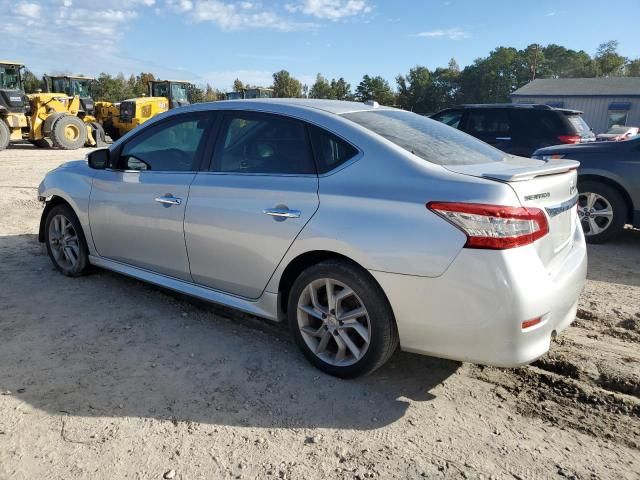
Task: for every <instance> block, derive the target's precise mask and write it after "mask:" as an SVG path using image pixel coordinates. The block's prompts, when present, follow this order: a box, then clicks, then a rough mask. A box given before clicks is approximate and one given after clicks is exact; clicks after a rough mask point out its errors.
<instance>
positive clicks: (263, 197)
mask: <svg viewBox="0 0 640 480" xmlns="http://www.w3.org/2000/svg"><path fill="white" fill-rule="evenodd" d="M318 205H319V201H318V176H317V173H316V168H315V164H314V160H313V156H312V153H311V147H310V144H309V139H308V133H307V127H306V126H305V124H304V123H302V122H300V121H297V120H294V119H291V118H288V117H285V116H280V115H275V114H266V113H247V112H240V111H236V112H234V111H230V112H225V113H224V114H223V115H222V118H221V120H220V122H219V127H218V133H217V143H216V147H215V150H214V154H213V160H212V163H211V167H210V169H209V171H207V172H201V173H198V174H197V175H196V178H195V180H194V181H193V184H192V185H191V194H190V196H189V202H188V205H187V210H186V214H185V220H184V228H185V241H186V244H187V251H188V253H189V259H190V263H191V275H192V277H193V280H194V281H195V282H196V283H198V284H201V285H204V286H207V287H209V288H213V289H216V290H220V291H223V292H226V293H230V294H233V295H238V296H241V297H246V298H251V299H254V298H258V297H259V296H260V295H261V294H262V291H263V290H264V288H265V286H266V285H267V282H268V281H269V278H270V277H271V275H272V274H273V272H274V271H275V269H276V267H277V265H278V263H279V262H280V261H281V260H282V257H283V256H284V254H285V253H286V251H287V249H288V248H289V247H290V245H291V244H292V242H293V241H294V240H295V238H296V236H297V235H298V234H299V233H300V231H301V230H302V228H303V227H304V225H305V224H306V223H307V222H308V221H309V219H310V218H311V217H312V216H313V214H314V213H315V211H316V210H317V208H318Z"/></svg>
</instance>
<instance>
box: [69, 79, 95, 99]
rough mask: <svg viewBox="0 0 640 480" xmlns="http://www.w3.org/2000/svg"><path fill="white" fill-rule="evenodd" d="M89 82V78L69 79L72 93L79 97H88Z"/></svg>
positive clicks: (89, 94)
mask: <svg viewBox="0 0 640 480" xmlns="http://www.w3.org/2000/svg"><path fill="white" fill-rule="evenodd" d="M89 82H90V81H89V80H71V90H72V94H73V95H78V96H80V97H90V96H91V93H90V92H89Z"/></svg>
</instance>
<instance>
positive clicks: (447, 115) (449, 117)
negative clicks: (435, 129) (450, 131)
mask: <svg viewBox="0 0 640 480" xmlns="http://www.w3.org/2000/svg"><path fill="white" fill-rule="evenodd" d="M462 114H463V111H462V110H447V111H446V112H441V113H437V114H435V115H434V116H433V117H431V118H433V119H434V120H437V121H438V122H441V123H444V124H445V125H449V126H450V127H453V128H458V126H459V125H460V120H462Z"/></svg>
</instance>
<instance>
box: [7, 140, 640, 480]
mask: <svg viewBox="0 0 640 480" xmlns="http://www.w3.org/2000/svg"><path fill="white" fill-rule="evenodd" d="M84 153H85V152H80V151H76V152H71V153H69V152H63V151H46V150H38V149H35V148H32V147H30V146H24V147H14V148H11V149H9V150H7V151H4V152H0V478H1V479H5V478H11V479H22V478H27V479H36V478H47V479H76V478H100V479H103V478H130V479H161V478H163V477H165V478H171V477H172V476H173V478H177V479H187V478H188V479H193V478H281V479H282V478H291V479H302V478H304V479H321V478H345V479H364V478H381V479H387V478H421V477H427V478H440V477H446V478H485V479H488V478H500V479H502V478H512V479H529V478H531V479H533V478H579V479H587V478H594V479H595V478H611V479H638V478H640V363H639V362H640V349H639V348H638V344H639V341H640V231H637V230H629V231H627V232H625V235H624V236H623V237H622V238H621V239H620V240H619V241H618V242H616V243H613V244H609V245H603V246H591V247H589V255H590V266H589V281H588V284H587V287H586V289H585V291H584V294H583V295H582V298H581V302H580V311H579V313H578V317H579V318H578V320H577V321H576V322H575V324H574V325H573V326H572V327H571V328H570V329H568V330H567V331H566V332H565V333H564V334H562V335H561V336H559V337H558V339H557V340H556V342H554V345H553V347H552V350H551V352H550V354H549V355H548V356H546V357H545V358H543V359H542V360H540V361H538V362H536V364H535V365H533V366H529V367H526V368H521V369H514V370H500V369H494V368H482V367H478V366H474V365H469V364H460V363H457V362H451V361H445V360H438V359H433V358H427V357H419V356H414V355H409V354H404V353H398V354H396V355H395V356H394V357H393V359H392V361H391V362H390V363H389V364H388V365H387V366H385V367H384V368H382V369H381V370H379V371H378V372H376V373H375V374H373V375H371V376H369V377H367V378H364V379H360V380H356V381H341V380H337V379H335V378H332V377H328V376H326V375H324V374H322V373H320V372H318V371H317V370H315V369H314V368H312V367H311V366H310V365H308V364H307V363H306V361H304V359H303V358H302V356H301V355H300V354H299V353H298V351H297V349H296V347H295V346H294V345H293V343H292V340H291V339H290V338H289V336H288V334H287V332H286V331H285V330H284V329H283V328H281V327H279V326H276V325H270V324H266V323H264V322H261V321H258V320H256V319H253V318H250V317H246V316H243V315H239V314H235V313H233V312H230V311H227V310H224V309H220V308H216V307H214V306H211V305H205V304H202V303H199V302H196V301H193V300H189V299H186V298H183V297H179V296H176V295H175V294H172V293H170V292H167V291H165V290H162V289H159V288H156V287H153V286H149V285H146V284H143V283H141V282H137V281H135V280H132V279H129V278H126V277H123V276H119V275H116V274H112V273H109V272H105V271H98V272H96V273H95V274H93V275H90V276H88V277H84V278H81V279H69V278H65V277H63V276H61V275H59V274H58V273H56V272H55V271H54V270H53V268H52V266H51V264H50V262H49V259H48V257H47V255H46V252H45V249H44V248H43V247H42V246H41V245H40V244H39V243H38V242H37V239H36V232H37V226H38V221H39V216H40V213H41V207H40V205H39V204H38V202H37V201H36V186H37V184H38V183H39V181H40V180H41V178H42V176H43V175H44V174H45V172H46V171H48V170H50V169H52V168H53V167H55V166H56V165H58V164H59V163H61V162H63V161H65V160H68V159H75V158H81V157H82V156H83V155H84Z"/></svg>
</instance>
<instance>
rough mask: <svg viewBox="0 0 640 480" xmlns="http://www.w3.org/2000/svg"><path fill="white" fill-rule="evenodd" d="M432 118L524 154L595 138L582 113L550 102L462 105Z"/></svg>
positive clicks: (497, 145)
mask: <svg viewBox="0 0 640 480" xmlns="http://www.w3.org/2000/svg"><path fill="white" fill-rule="evenodd" d="M431 118H433V119H434V120H438V121H439V122H442V123H445V124H446V125H449V126H450V127H454V128H457V129H459V130H462V131H464V132H467V133H468V134H469V135H473V136H474V137H477V138H479V139H480V140H482V141H484V142H486V143H488V144H490V145H493V146H494V147H496V148H499V149H500V150H502V151H504V152H507V153H511V154H512V155H519V156H522V157H530V156H531V155H532V154H533V152H535V151H536V150H537V149H538V148H543V147H548V146H550V145H559V144H563V143H565V144H575V143H584V142H592V141H594V140H595V135H594V133H593V131H592V130H591V128H590V127H589V125H587V122H585V121H584V119H583V118H582V112H580V111H578V110H568V109H566V108H553V107H549V106H548V105H533V104H527V105H525V104H511V103H507V104H477V105H461V106H457V107H453V108H447V109H445V110H441V111H440V112H438V113H436V114H434V115H432V116H431Z"/></svg>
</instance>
